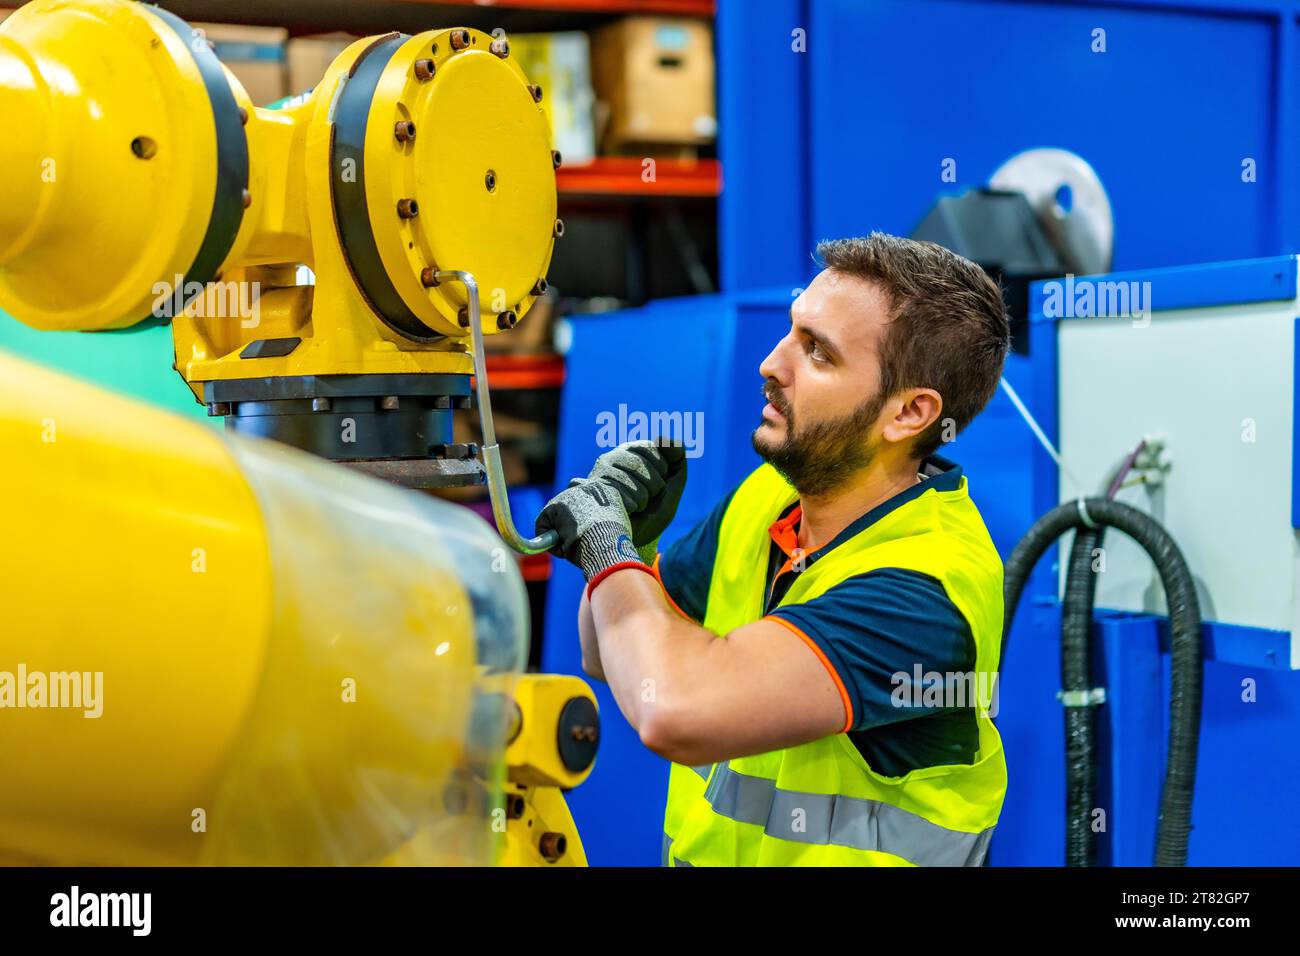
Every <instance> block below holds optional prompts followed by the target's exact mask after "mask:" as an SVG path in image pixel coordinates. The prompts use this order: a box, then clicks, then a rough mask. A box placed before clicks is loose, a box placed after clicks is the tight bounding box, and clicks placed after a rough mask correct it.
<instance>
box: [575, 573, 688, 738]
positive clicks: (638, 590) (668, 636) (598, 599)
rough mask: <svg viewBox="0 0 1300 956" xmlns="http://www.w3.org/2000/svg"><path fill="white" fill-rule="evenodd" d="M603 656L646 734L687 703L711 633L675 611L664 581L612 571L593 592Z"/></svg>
mask: <svg viewBox="0 0 1300 956" xmlns="http://www.w3.org/2000/svg"><path fill="white" fill-rule="evenodd" d="M591 612H592V621H593V623H594V625H595V633H596V640H597V643H598V645H599V656H600V660H601V661H602V664H603V667H604V674H605V680H606V681H607V682H608V684H609V687H610V691H611V692H612V693H613V695H614V699H615V700H616V701H617V702H618V706H619V709H620V710H622V712H623V715H624V716H625V717H626V718H627V720H628V723H630V724H631V725H632V726H633V727H634V728H635V729H636V730H637V731H638V733H640V734H641V736H642V739H643V740H646V741H647V743H649V742H650V740H649V739H648V738H654V737H656V736H657V734H656V732H655V728H656V726H658V727H663V726H665V725H667V724H668V723H669V721H668V719H667V718H668V717H669V715H670V708H679V709H680V708H687V707H689V704H688V701H689V700H690V696H691V694H692V687H693V681H694V678H695V676H698V674H699V672H700V668H698V667H695V666H692V662H693V661H699V660H700V658H701V657H702V655H703V654H704V652H706V651H707V650H708V645H709V643H710V642H711V640H712V635H711V634H710V633H709V632H708V631H706V630H705V629H704V628H702V627H699V626H698V625H695V624H693V623H691V622H689V621H687V620H685V619H683V618H682V617H680V616H679V615H677V614H676V613H674V612H673V610H672V609H671V608H670V607H669V606H668V603H667V601H665V600H664V596H663V592H662V590H661V588H660V585H659V582H658V581H657V580H656V579H655V578H654V577H652V576H651V575H649V574H643V573H641V572H639V571H619V572H617V573H615V574H612V575H610V576H609V578H607V579H606V580H605V581H602V582H601V583H600V585H599V587H597V588H596V590H595V591H594V592H593V594H592V598H591Z"/></svg>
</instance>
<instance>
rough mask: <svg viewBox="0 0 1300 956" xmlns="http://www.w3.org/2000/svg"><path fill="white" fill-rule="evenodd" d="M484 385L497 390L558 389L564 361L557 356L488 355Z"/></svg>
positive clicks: (562, 377)
mask: <svg viewBox="0 0 1300 956" xmlns="http://www.w3.org/2000/svg"><path fill="white" fill-rule="evenodd" d="M487 374H488V385H490V386H491V387H492V390H493V391H496V390H497V389H521V388H559V387H560V386H562V385H563V384H564V359H563V358H561V357H560V356H558V355H489V356H488V357H487Z"/></svg>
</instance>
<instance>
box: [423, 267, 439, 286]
mask: <svg viewBox="0 0 1300 956" xmlns="http://www.w3.org/2000/svg"><path fill="white" fill-rule="evenodd" d="M420 285H422V286H424V287H425V288H426V289H434V288H437V287H438V286H439V285H441V283H440V282H439V281H438V270H437V269H421V270H420Z"/></svg>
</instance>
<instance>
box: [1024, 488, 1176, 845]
mask: <svg viewBox="0 0 1300 956" xmlns="http://www.w3.org/2000/svg"><path fill="white" fill-rule="evenodd" d="M1090 523H1091V524H1092V525H1094V526H1095V527H1092V528H1090V527H1089V524H1090ZM1104 527H1112V528H1116V529H1118V530H1120V531H1122V532H1124V533H1125V534H1126V535H1128V536H1129V537H1130V538H1132V539H1133V540H1134V541H1136V542H1137V543H1138V544H1139V545H1141V546H1142V549H1143V550H1144V551H1146V553H1147V555H1148V556H1149V557H1150V558H1151V560H1152V562H1153V563H1154V564H1155V566H1156V570H1157V572H1159V574H1160V583H1161V584H1162V585H1163V586H1164V590H1165V602H1166V604H1167V605H1168V607H1169V625H1170V656H1171V665H1170V693H1169V753H1168V756H1167V759H1166V763H1165V782H1164V787H1163V789H1162V791H1161V795H1160V817H1159V819H1158V821H1157V833H1156V859H1155V863H1156V866H1185V865H1186V864H1187V840H1188V836H1189V834H1190V833H1191V829H1192V790H1193V787H1194V786H1195V783H1196V750H1197V745H1198V743H1199V739H1200V726H1201V612H1200V607H1199V605H1198V603H1197V600H1196V588H1195V585H1194V584H1193V581H1192V575H1191V572H1190V571H1189V570H1188V568H1187V562H1186V560H1184V558H1183V555H1182V552H1181V551H1179V550H1178V545H1177V544H1175V543H1174V539H1173V538H1171V537H1170V536H1169V533H1168V532H1167V531H1165V529H1164V528H1162V527H1161V526H1160V524H1159V523H1158V522H1156V521H1155V519H1153V518H1152V517H1151V516H1150V515H1148V514H1146V513H1144V512H1142V511H1139V510H1138V509H1136V508H1133V507H1131V506H1129V505H1126V504H1123V503H1122V502H1118V501H1111V500H1109V499H1106V498H1086V499H1081V500H1075V501H1069V502H1066V503H1065V504H1063V505H1060V506H1058V507H1056V508H1054V509H1052V510H1051V511H1049V512H1048V513H1047V514H1045V515H1043V517H1041V518H1039V519H1038V521H1037V522H1035V523H1034V526H1033V527H1032V528H1030V529H1029V532H1028V533H1027V534H1026V535H1025V536H1024V538H1022V539H1021V541H1020V543H1019V544H1018V545H1016V549H1015V550H1014V551H1013V552H1012V553H1011V557H1010V558H1009V559H1008V560H1007V564H1006V585H1005V591H1004V593H1005V598H1006V622H1005V626H1004V629H1003V632H1002V658H1001V659H1002V660H1005V659H1006V651H1007V636H1008V635H1009V634H1010V633H1011V623H1012V619H1013V617H1014V615H1015V610H1016V604H1017V603H1019V601H1020V593H1021V591H1023V590H1024V587H1025V583H1026V582H1027V581H1028V580H1029V575H1030V573H1031V572H1032V571H1033V569H1034V565H1035V564H1037V563H1038V559H1039V558H1040V557H1042V555H1043V552H1045V551H1046V550H1047V549H1048V548H1049V547H1051V546H1052V545H1053V544H1054V543H1055V542H1056V539H1057V538H1059V537H1060V536H1061V535H1062V534H1064V533H1065V532H1067V531H1069V530H1071V529H1081V530H1082V531H1084V532H1087V533H1086V534H1081V535H1076V538H1075V543H1074V547H1073V548H1072V549H1071V557H1070V568H1069V571H1070V575H1069V576H1070V577H1071V578H1077V579H1078V580H1077V581H1076V584H1075V587H1074V588H1073V589H1071V588H1070V587H1069V585H1068V583H1067V587H1066V606H1065V607H1063V608H1062V621H1061V630H1062V654H1061V670H1062V678H1063V681H1064V684H1065V687H1064V689H1065V690H1067V691H1069V690H1071V689H1077V690H1088V689H1090V686H1091V685H1090V683H1089V681H1088V666H1087V665H1088V650H1087V648H1088V634H1089V628H1090V624H1091V618H1092V597H1093V594H1094V593H1095V588H1096V580H1095V578H1094V576H1093V571H1092V551H1093V549H1094V548H1095V547H1097V542H1100V540H1101V535H1100V531H1101V529H1102V528H1104ZM1091 535H1095V536H1096V537H1095V541H1094V542H1093V543H1091V544H1089V540H1088V539H1089V537H1090V536H1091ZM1085 582H1086V583H1085ZM1072 590H1073V592H1074V593H1073V594H1072V593H1071V591H1072ZM1067 628H1068V629H1069V633H1068V634H1067V633H1066V632H1067ZM1080 646H1081V648H1082V650H1080ZM1080 664H1082V673H1081V674H1080V673H1079V667H1080ZM1092 710H1093V708H1092V707H1067V708H1066V727H1067V734H1068V736H1067V744H1066V748H1067V773H1069V774H1071V776H1070V777H1069V778H1068V779H1067V784H1066V793H1067V803H1070V802H1073V807H1072V812H1071V817H1070V818H1069V819H1068V820H1067V834H1068V835H1069V841H1068V843H1067V848H1068V850H1069V853H1068V854H1067V862H1069V863H1071V864H1072V865H1086V864H1087V863H1089V862H1091V847H1090V844H1089V843H1088V842H1087V841H1086V840H1084V841H1080V839H1079V837H1080V835H1081V834H1080V833H1079V832H1078V831H1079V828H1080V827H1083V828H1085V829H1087V831H1088V834H1089V836H1090V835H1091V827H1090V823H1091V821H1090V820H1089V819H1087V818H1088V817H1090V815H1091V810H1092V807H1094V806H1096V804H1095V803H1094V802H1092V793H1093V792H1095V787H1096V784H1095V770H1094V768H1093V766H1092V764H1093V752H1092V722H1093V714H1092ZM1076 711H1078V712H1086V713H1082V714H1081V715H1080V717H1074V716H1073V715H1074V713H1075V712H1076ZM1085 762H1086V764H1087V770H1086V772H1084V773H1081V774H1080V776H1079V777H1078V779H1077V780H1076V778H1075V777H1074V776H1073V775H1072V774H1073V773H1074V771H1075V770H1076V769H1079V768H1077V767H1076V765H1077V764H1081V763H1085ZM1080 817H1082V818H1083V819H1079V818H1080ZM1072 857H1073V858H1072Z"/></svg>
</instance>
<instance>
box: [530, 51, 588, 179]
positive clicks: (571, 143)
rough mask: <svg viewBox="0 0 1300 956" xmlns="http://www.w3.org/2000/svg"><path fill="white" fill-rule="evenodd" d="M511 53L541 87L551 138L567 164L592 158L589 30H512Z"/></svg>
mask: <svg viewBox="0 0 1300 956" xmlns="http://www.w3.org/2000/svg"><path fill="white" fill-rule="evenodd" d="M509 40H510V56H511V58H512V59H514V60H515V61H516V62H517V63H518V64H519V68H520V69H522V70H523V71H524V73H525V74H526V75H527V76H528V82H530V83H536V84H537V85H539V86H540V87H541V88H542V109H544V110H545V111H546V118H547V119H548V120H550V122H551V140H552V142H553V143H554V145H555V148H556V149H558V150H559V151H560V155H561V156H563V157H564V162H565V163H567V164H576V163H586V162H590V161H591V160H592V159H593V158H594V157H595V155H596V128H595V119H594V115H593V111H594V107H595V101H596V95H595V92H594V91H593V90H592V87H591V43H590V40H589V39H588V37H587V34H585V33H582V32H572V33H512V34H510V36H509Z"/></svg>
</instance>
